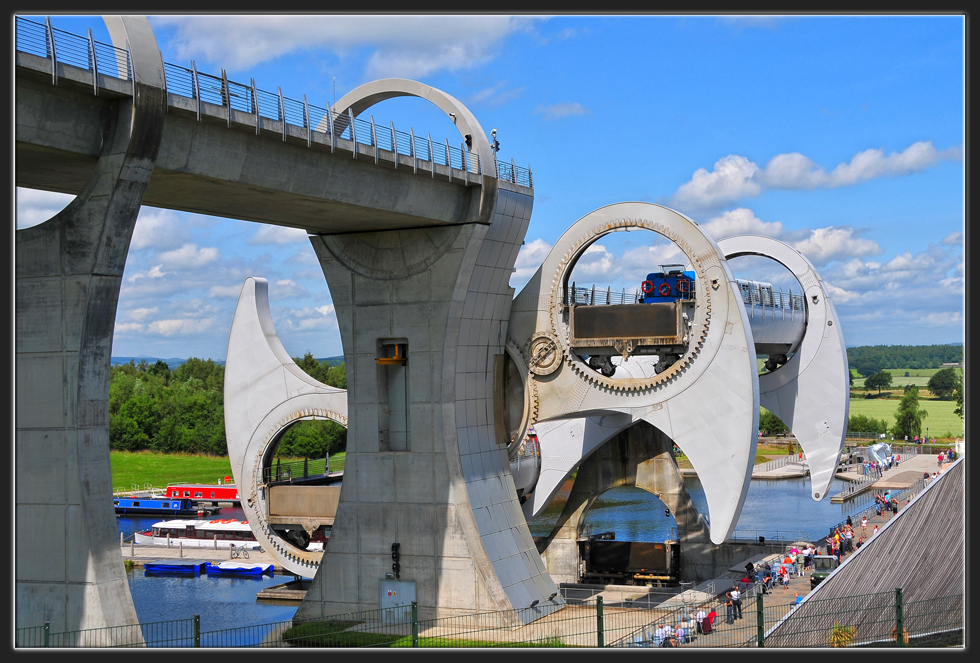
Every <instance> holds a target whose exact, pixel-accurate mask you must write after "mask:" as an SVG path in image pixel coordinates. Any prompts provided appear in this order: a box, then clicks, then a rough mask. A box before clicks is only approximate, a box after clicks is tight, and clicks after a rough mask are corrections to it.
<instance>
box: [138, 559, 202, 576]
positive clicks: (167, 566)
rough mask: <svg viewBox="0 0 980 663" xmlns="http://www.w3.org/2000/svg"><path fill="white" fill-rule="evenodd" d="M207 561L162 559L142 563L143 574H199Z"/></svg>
mask: <svg viewBox="0 0 980 663" xmlns="http://www.w3.org/2000/svg"><path fill="white" fill-rule="evenodd" d="M205 564H207V562H204V561H201V560H186V561H180V560H164V559H160V560H157V561H155V562H147V563H146V564H144V565H143V573H144V575H148V576H150V575H194V576H196V575H200V574H201V569H203V568H204V566H205Z"/></svg>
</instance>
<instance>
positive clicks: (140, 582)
mask: <svg viewBox="0 0 980 663" xmlns="http://www.w3.org/2000/svg"><path fill="white" fill-rule="evenodd" d="M684 482H685V484H686V486H687V490H688V492H689V493H690V494H691V499H692V500H693V501H694V503H695V505H697V508H698V511H699V512H701V513H703V514H707V512H708V507H707V500H706V499H705V496H704V490H703V489H702V487H701V484H700V481H699V480H698V479H697V477H687V478H685V480H684ZM843 485H844V482H841V481H839V480H835V481H834V483H833V485H832V486H831V490H830V494H831V495H834V494H836V493H839V492H841V489H842V487H843ZM562 499H563V496H562V493H559V495H558V498H557V499H556V504H555V506H553V507H551V508H549V509H547V510H545V511H544V512H543V513H541V514H540V515H538V516H536V517H535V518H533V519H531V521H530V522H529V523H528V527H529V529H530V530H531V534H532V535H534V536H544V535H547V534H548V533H549V532H550V530H551V527H552V525H553V524H554V523H555V521H556V520H557V518H558V515H559V513H560V510H561V504H562V502H559V501H558V500H562ZM664 509H665V506H664V504H663V503H662V502H661V501H660V500H659V499H657V498H656V497H654V496H653V495H651V494H649V493H647V492H646V491H644V490H640V489H637V488H632V487H621V488H614V489H611V490H609V491H607V492H606V493H604V494H603V495H602V496H601V497H600V498H599V499H597V500H596V502H595V503H594V504H593V506H592V509H591V510H590V511H589V513H588V515H587V516H586V519H585V527H586V528H588V529H590V530H591V531H592V532H596V533H598V532H609V531H611V532H614V533H615V537H616V539H618V540H621V541H663V540H665V539H667V538H672V537H675V536H676V526H675V525H674V519H673V518H672V517H671V516H668V515H666V514H665V513H664ZM856 513H857V508H856V506H855V505H853V504H851V505H848V504H843V505H842V504H834V503H831V502H830V499H829V498H828V499H826V500H823V501H821V502H814V501H813V500H812V499H811V498H810V480H809V479H782V480H778V481H763V480H754V481H752V482H751V484H750V486H749V490H748V494H747V495H746V499H745V505H744V507H743V509H742V513H741V515H740V517H739V521H738V525H737V526H736V529H735V537H736V538H744V539H756V538H757V537H758V536H765V537H766V538H767V539H784V538H785V539H793V540H795V539H797V538H801V539H804V540H816V539H817V538H820V537H822V536H826V533H827V531H828V529H829V528H831V527H833V526H834V525H836V524H838V523H839V522H841V521H843V520H845V519H846V518H847V516H848V515H851V514H856ZM220 517H221V518H237V519H238V520H245V514H244V512H243V511H242V510H241V509H240V508H223V509H222V510H221V515H220ZM117 520H118V523H119V531H120V532H122V534H123V535H124V536H125V537H126V539H127V540H129V538H131V537H132V534H133V532H135V531H139V530H145V529H149V528H150V526H151V525H153V523H154V522H157V521H159V520H161V518H128V517H119V518H117ZM291 579H292V576H291V575H289V574H285V575H275V576H272V577H269V576H263V577H262V578H259V579H253V578H234V577H223V576H207V575H206V574H202V575H200V576H180V577H167V576H155V575H150V576H147V575H145V573H144V571H143V569H142V568H141V567H136V568H134V569H133V570H132V571H130V572H129V586H130V590H131V591H132V594H133V603H134V604H135V607H136V614H137V616H138V617H139V620H140V622H157V621H168V620H172V619H187V618H191V617H193V616H194V615H200V616H201V631H202V632H207V631H215V630H221V629H229V628H237V627H242V626H261V625H263V624H271V623H275V622H283V621H287V620H289V619H291V618H292V617H293V615H294V614H295V612H296V608H297V606H298V604H297V603H294V602H286V601H283V602H278V601H277V602H270V601H267V600H264V599H263V600H259V599H257V598H256V594H257V593H258V592H259V591H260V590H261V589H263V588H264V587H271V586H275V585H279V584H283V583H285V582H288V581H290V580H291ZM263 635H264V633H262V632H261V629H255V630H254V633H250V634H249V637H252V638H255V639H257V640H258V639H261V637H263ZM242 644H248V643H244V642H243V643H242Z"/></svg>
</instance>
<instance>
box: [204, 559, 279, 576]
mask: <svg viewBox="0 0 980 663" xmlns="http://www.w3.org/2000/svg"><path fill="white" fill-rule="evenodd" d="M204 571H205V572H206V573H207V574H208V575H229V576H260V575H262V574H268V575H270V576H271V575H273V572H274V567H273V565H272V564H268V563H266V564H261V563H258V562H256V563H252V564H249V563H248V562H243V563H239V562H217V563H215V562H208V563H207V564H205V565H204Z"/></svg>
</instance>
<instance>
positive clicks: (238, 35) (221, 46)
mask: <svg viewBox="0 0 980 663" xmlns="http://www.w3.org/2000/svg"><path fill="white" fill-rule="evenodd" d="M152 20H153V23H154V24H155V25H160V26H168V27H172V28H174V30H175V35H174V37H173V38H172V41H171V43H170V47H171V48H172V49H174V51H175V53H176V55H177V57H178V58H179V59H181V60H187V61H189V60H192V59H194V60H197V61H199V62H200V61H204V62H207V63H210V64H213V65H218V66H221V67H224V68H226V69H230V70H236V71H241V70H244V69H247V68H248V67H252V66H254V65H256V64H258V63H260V62H266V61H269V60H274V59H276V58H279V57H282V56H285V55H290V54H295V53H298V52H301V51H305V50H309V49H313V48H324V49H328V50H330V51H332V52H333V53H335V54H337V55H338V56H341V57H343V56H344V55H346V54H347V53H350V52H353V51H355V50H358V49H368V50H369V51H371V52H372V54H371V55H370V56H369V57H368V59H367V67H366V71H365V72H364V75H365V76H366V77H368V78H371V79H374V78H386V77H406V78H419V77H423V76H426V75H428V74H431V73H432V72H436V71H440V70H447V71H460V70H465V69H468V68H471V67H474V66H476V65H479V64H482V63H485V62H488V61H489V60H491V59H493V58H494V57H495V56H496V54H497V52H498V51H499V49H500V47H501V44H502V43H503V41H504V40H505V39H506V38H507V36H508V35H510V34H512V33H514V32H518V31H522V30H528V29H530V28H531V27H532V26H533V25H534V24H535V23H537V22H539V21H542V20H545V19H544V18H543V17H534V16H505V15H482V16H481V15H475V14H465V15H455V16H453V15H428V16H426V15H410V14H409V15H406V14H400V15H390V16H385V15H346V14H335V15H327V14H317V15H308V16H303V15H285V16H274V15H255V16H248V15H246V16H227V15H221V16H203V15H199V16H167V15H163V16H153V17H152Z"/></svg>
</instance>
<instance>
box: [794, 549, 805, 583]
mask: <svg viewBox="0 0 980 663" xmlns="http://www.w3.org/2000/svg"><path fill="white" fill-rule="evenodd" d="M803 559H804V557H803V553H802V552H798V553H796V577H797V578H802V577H803Z"/></svg>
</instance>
